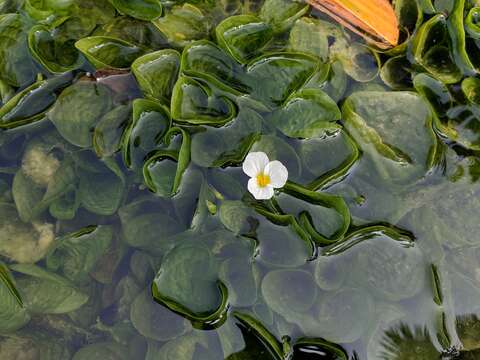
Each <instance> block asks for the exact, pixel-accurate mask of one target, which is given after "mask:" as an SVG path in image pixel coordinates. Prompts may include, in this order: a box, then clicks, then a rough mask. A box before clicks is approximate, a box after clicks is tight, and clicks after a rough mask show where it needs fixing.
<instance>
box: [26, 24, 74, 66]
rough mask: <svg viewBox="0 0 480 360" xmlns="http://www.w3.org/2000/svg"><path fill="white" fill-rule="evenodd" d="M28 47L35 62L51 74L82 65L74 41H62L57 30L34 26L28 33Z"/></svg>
mask: <svg viewBox="0 0 480 360" xmlns="http://www.w3.org/2000/svg"><path fill="white" fill-rule="evenodd" d="M28 45H29V47H30V51H31V53H32V55H33V57H34V58H35V60H37V61H38V62H39V63H40V64H42V65H43V66H44V67H45V68H46V69H47V70H48V71H50V72H51V73H53V74H61V73H64V72H67V71H70V70H74V69H76V68H78V67H80V66H81V65H82V63H83V59H82V58H81V56H80V53H79V52H78V51H77V49H76V48H75V46H74V41H73V40H70V39H66V40H64V39H62V34H61V33H60V34H58V29H52V30H51V29H49V28H48V27H47V26H45V25H35V26H34V27H32V28H31V29H30V31H29V33H28Z"/></svg>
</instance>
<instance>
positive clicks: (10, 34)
mask: <svg viewBox="0 0 480 360" xmlns="http://www.w3.org/2000/svg"><path fill="white" fill-rule="evenodd" d="M28 27H29V25H28V21H27V19H26V18H24V17H22V16H21V15H19V14H5V15H0V78H1V79H3V80H5V81H6V82H7V83H8V84H10V85H12V86H15V87H20V86H25V85H27V84H29V83H31V82H32V81H33V79H34V78H35V70H34V69H35V67H34V64H33V61H32V59H31V57H30V53H29V51H28V45H27V29H28Z"/></svg>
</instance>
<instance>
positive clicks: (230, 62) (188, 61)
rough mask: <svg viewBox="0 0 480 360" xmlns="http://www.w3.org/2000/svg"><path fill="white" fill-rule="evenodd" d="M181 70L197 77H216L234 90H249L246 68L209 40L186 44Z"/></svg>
mask: <svg viewBox="0 0 480 360" xmlns="http://www.w3.org/2000/svg"><path fill="white" fill-rule="evenodd" d="M181 72H182V73H184V74H187V75H189V76H193V77H195V78H197V77H202V78H207V79H211V78H213V79H215V80H216V81H218V82H221V83H223V84H225V85H227V86H228V87H230V88H232V89H233V90H232V91H235V90H237V91H241V92H245V93H246V92H249V91H250V90H251V89H250V87H249V84H248V83H247V81H246V79H245V78H244V75H243V74H244V72H245V70H244V69H243V67H242V66H241V65H240V64H238V63H237V62H236V61H235V60H234V59H232V57H231V56H229V55H228V54H227V53H226V52H225V51H224V50H222V49H221V48H220V47H219V46H217V45H216V44H214V43H212V42H211V41H208V40H200V41H195V42H193V43H191V44H190V45H188V46H186V47H185V49H184V50H183V53H182V63H181Z"/></svg>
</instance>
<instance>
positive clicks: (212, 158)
mask: <svg viewBox="0 0 480 360" xmlns="http://www.w3.org/2000/svg"><path fill="white" fill-rule="evenodd" d="M262 123H263V118H262V117H261V116H260V115H259V114H258V113H256V112H255V111H253V110H250V109H248V108H244V109H242V110H240V112H239V113H238V116H237V117H236V118H235V119H234V120H232V121H231V122H230V123H229V124H227V125H226V126H224V127H221V128H219V129H216V128H207V129H206V130H205V131H203V132H200V133H198V134H195V135H194V136H193V138H192V161H193V162H194V163H195V164H197V165H200V166H203V167H224V166H230V165H236V164H240V163H241V162H242V161H243V160H244V158H245V156H246V155H247V153H248V152H249V150H250V148H251V147H252V145H253V143H255V141H257V140H258V139H259V138H260V133H261V130H262Z"/></svg>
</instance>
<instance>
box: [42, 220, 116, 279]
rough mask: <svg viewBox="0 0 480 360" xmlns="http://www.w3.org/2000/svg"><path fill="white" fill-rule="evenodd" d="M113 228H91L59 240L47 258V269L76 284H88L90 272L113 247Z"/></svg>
mask: <svg viewBox="0 0 480 360" xmlns="http://www.w3.org/2000/svg"><path fill="white" fill-rule="evenodd" d="M112 238H113V229H112V227H111V226H106V225H104V226H98V227H97V226H95V227H94V226H91V227H88V228H85V229H82V230H79V231H76V232H74V233H71V234H67V235H65V236H62V237H61V238H60V239H57V241H56V246H55V249H54V250H53V251H51V253H50V254H49V255H48V257H47V267H48V268H50V269H52V270H54V271H58V270H61V272H62V273H63V275H64V276H65V277H66V278H67V279H69V280H70V281H72V282H74V283H76V284H86V283H88V282H89V281H90V280H91V278H90V276H89V274H90V272H92V271H93V270H94V269H95V266H96V265H97V262H98V261H99V259H100V258H101V257H102V255H103V254H105V253H106V251H107V250H108V248H109V247H110V245H111V242H112Z"/></svg>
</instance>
